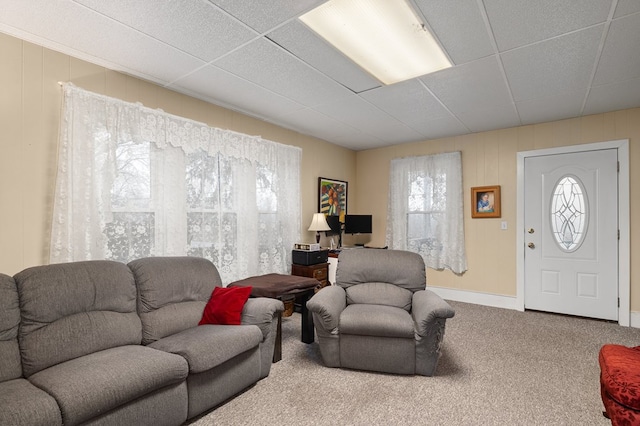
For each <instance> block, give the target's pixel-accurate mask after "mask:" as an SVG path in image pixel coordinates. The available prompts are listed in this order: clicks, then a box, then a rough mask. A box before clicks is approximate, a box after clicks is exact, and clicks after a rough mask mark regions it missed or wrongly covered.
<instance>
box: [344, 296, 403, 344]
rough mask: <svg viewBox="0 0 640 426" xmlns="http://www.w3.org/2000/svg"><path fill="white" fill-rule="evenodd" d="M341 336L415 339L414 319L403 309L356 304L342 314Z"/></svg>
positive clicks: (348, 307)
mask: <svg viewBox="0 0 640 426" xmlns="http://www.w3.org/2000/svg"><path fill="white" fill-rule="evenodd" d="M340 334H355V335H360V336H379V337H400V338H406V339H413V338H414V336H415V334H414V331H413V319H412V318H411V314H409V313H408V312H407V311H405V310H404V309H402V308H397V307H394V306H384V305H367V304H360V303H359V304H355V305H349V306H347V307H346V308H345V309H344V310H343V311H342V313H341V314H340Z"/></svg>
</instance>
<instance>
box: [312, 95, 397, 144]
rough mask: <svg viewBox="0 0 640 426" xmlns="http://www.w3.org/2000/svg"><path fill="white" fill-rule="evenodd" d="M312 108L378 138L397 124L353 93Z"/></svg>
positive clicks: (394, 120)
mask: <svg viewBox="0 0 640 426" xmlns="http://www.w3.org/2000/svg"><path fill="white" fill-rule="evenodd" d="M314 109H315V110H317V111H319V112H321V113H323V114H325V115H327V116H329V117H333V118H335V119H336V120H339V121H342V122H343V123H345V124H348V125H350V126H352V127H355V128H357V129H361V130H362V131H363V132H366V133H368V134H370V135H376V136H378V137H380V138H382V136H381V135H386V134H387V133H388V132H389V130H388V129H389V128H391V127H393V126H396V125H398V121H397V120H396V119H395V118H393V117H391V116H390V115H388V114H387V113H385V112H383V111H381V110H380V109H378V108H376V107H375V106H373V105H372V104H370V103H369V102H366V101H365V100H363V99H362V98H360V97H359V96H357V95H353V94H352V95H350V96H347V97H343V98H340V99H335V100H333V101H332V102H329V103H326V104H322V105H318V106H316V107H314Z"/></svg>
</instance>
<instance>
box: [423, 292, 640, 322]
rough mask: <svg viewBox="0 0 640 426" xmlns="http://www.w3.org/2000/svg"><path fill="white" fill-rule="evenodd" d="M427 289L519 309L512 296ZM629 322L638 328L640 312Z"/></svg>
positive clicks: (455, 298)
mask: <svg viewBox="0 0 640 426" xmlns="http://www.w3.org/2000/svg"><path fill="white" fill-rule="evenodd" d="M427 289H428V290H431V291H433V292H434V293H436V294H437V295H438V296H440V297H442V298H443V299H445V300H453V301H454V302H464V303H474V304H476V305H483V306H491V307H494V308H504V309H513V310H515V311H518V310H520V309H519V308H518V306H517V304H516V298H515V297H512V296H502V295H499V294H489V293H479V292H475V291H469V290H457V289H453V288H444V287H432V286H427ZM630 322H631V324H630V326H631V327H634V328H640V312H634V311H632V312H631V320H630Z"/></svg>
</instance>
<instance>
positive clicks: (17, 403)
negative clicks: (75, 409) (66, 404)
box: [0, 379, 62, 426]
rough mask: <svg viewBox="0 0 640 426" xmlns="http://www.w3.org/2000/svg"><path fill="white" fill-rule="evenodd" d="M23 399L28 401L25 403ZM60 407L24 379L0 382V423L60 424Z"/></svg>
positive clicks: (18, 425) (35, 425)
mask: <svg viewBox="0 0 640 426" xmlns="http://www.w3.org/2000/svg"><path fill="white" fill-rule="evenodd" d="M25 401H28V403H27V404H25ZM61 424H62V417H61V415H60V409H59V408H58V404H57V403H56V400H55V399H53V397H52V396H51V395H49V394H47V393H46V392H44V391H43V390H41V389H38V388H37V387H35V386H34V385H32V384H31V383H29V382H28V381H27V380H25V379H15V380H9V381H6V382H2V383H0V425H13V426H21V425H25V426H26V425H30V426H37V425H42V426H50V425H51V426H53V425H61Z"/></svg>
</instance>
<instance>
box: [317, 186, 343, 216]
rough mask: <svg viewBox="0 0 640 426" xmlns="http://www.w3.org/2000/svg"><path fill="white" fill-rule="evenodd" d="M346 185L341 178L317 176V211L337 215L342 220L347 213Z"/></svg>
mask: <svg viewBox="0 0 640 426" xmlns="http://www.w3.org/2000/svg"><path fill="white" fill-rule="evenodd" d="M347 186H348V183H347V182H345V181H342V180H336V179H328V178H323V177H321V178H318V211H319V212H320V213H324V214H326V215H327V216H339V217H340V221H344V216H345V215H346V214H347Z"/></svg>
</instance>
